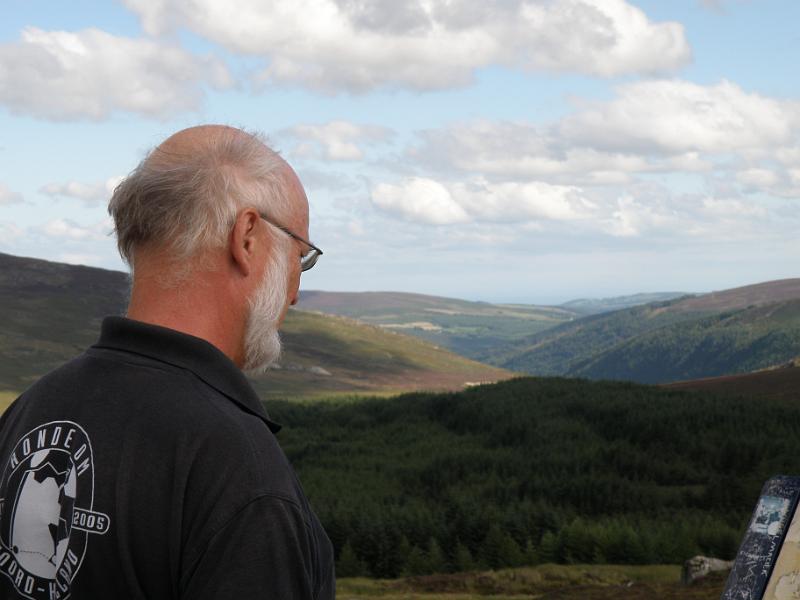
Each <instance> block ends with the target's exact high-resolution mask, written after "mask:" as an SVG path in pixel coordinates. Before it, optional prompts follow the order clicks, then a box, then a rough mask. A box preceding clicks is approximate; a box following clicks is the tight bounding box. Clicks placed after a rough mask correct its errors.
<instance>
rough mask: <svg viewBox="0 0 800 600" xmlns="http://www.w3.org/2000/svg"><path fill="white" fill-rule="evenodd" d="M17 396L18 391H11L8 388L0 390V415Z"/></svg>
mask: <svg viewBox="0 0 800 600" xmlns="http://www.w3.org/2000/svg"><path fill="white" fill-rule="evenodd" d="M17 396H19V393H18V392H11V391H8V390H0V415H1V414H3V413H4V412H5V411H6V409H7V408H8V407H9V406H11V403H12V402H13V401H14V400H16V399H17Z"/></svg>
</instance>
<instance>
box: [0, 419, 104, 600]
mask: <svg viewBox="0 0 800 600" xmlns="http://www.w3.org/2000/svg"><path fill="white" fill-rule="evenodd" d="M93 503H94V462H93V456H92V445H91V442H90V441H89V436H88V435H87V434H86V432H85V431H84V430H83V428H82V427H81V426H80V425H78V424H77V423H73V422H72V421H53V422H51V423H46V424H45V425H40V426H39V427H37V428H36V429H34V430H32V431H30V432H28V433H27V434H25V435H24V436H22V438H21V439H20V440H19V442H18V443H17V445H16V446H15V447H14V451H13V452H12V453H11V456H10V457H9V459H8V463H7V464H6V468H5V471H4V473H3V479H2V481H0V572H2V573H3V574H4V575H5V576H6V577H8V578H9V579H10V580H11V582H12V583H13V584H14V587H16V588H17V591H18V592H19V593H20V594H22V595H23V596H25V597H26V598H30V599H31V600H66V599H67V598H69V595H70V587H71V583H72V580H73V578H74V577H75V575H76V574H77V572H78V569H80V567H81V563H82V562H83V557H84V554H85V553H86V544H87V542H88V538H89V534H90V533H95V534H104V533H106V532H107V531H108V527H109V525H110V521H109V518H108V515H106V514H103V513H101V512H97V511H94V510H93Z"/></svg>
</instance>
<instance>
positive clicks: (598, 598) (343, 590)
mask: <svg viewBox="0 0 800 600" xmlns="http://www.w3.org/2000/svg"><path fill="white" fill-rule="evenodd" d="M680 571H681V568H680V566H677V565H647V566H628V565H552V564H548V565H539V566H536V567H522V568H517V569H503V570H500V571H485V572H480V573H454V574H447V575H429V576H425V577H409V578H405V579H396V580H376V579H365V578H353V579H346V578H345V579H340V580H338V581H337V593H336V595H337V598H339V600H361V599H364V598H379V599H381V600H475V599H478V598H485V597H491V598H493V599H494V600H522V599H531V600H539V599H542V600H545V599H547V600H555V599H558V600H612V599H613V600H617V599H619V600H679V599H681V600H683V599H686V600H711V599H712V598H713V599H715V600H716V599H717V598H719V596H720V595H721V593H722V590H723V588H724V585H725V579H726V577H727V574H715V575H712V576H709V577H707V578H705V579H704V580H701V581H699V582H697V583H696V584H694V585H692V586H684V585H682V584H681V583H680Z"/></svg>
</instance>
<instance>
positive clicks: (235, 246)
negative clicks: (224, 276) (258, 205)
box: [228, 208, 268, 277]
mask: <svg viewBox="0 0 800 600" xmlns="http://www.w3.org/2000/svg"><path fill="white" fill-rule="evenodd" d="M259 227H261V217H260V216H258V212H257V211H256V210H255V209H254V208H246V209H244V210H243V211H242V212H240V213H239V214H238V215H237V216H236V221H235V222H234V224H233V230H232V231H231V236H230V240H229V248H228V250H229V254H230V259H231V266H232V267H233V268H234V269H237V270H238V271H239V272H240V273H241V275H242V276H244V277H247V276H249V275H250V273H251V271H252V270H253V268H254V267H255V265H256V264H257V262H258V261H259V260H263V259H259V257H260V256H263V254H264V253H265V252H267V251H268V248H265V247H263V246H264V244H265V243H266V242H265V240H267V239H268V238H267V236H263V235H262V236H261V237H259V236H258V235H257V233H258V230H259Z"/></svg>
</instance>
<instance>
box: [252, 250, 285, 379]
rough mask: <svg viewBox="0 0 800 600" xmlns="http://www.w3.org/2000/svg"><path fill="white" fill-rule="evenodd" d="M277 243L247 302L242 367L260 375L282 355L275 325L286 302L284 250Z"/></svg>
mask: <svg viewBox="0 0 800 600" xmlns="http://www.w3.org/2000/svg"><path fill="white" fill-rule="evenodd" d="M280 246H281V245H280V244H276V246H275V247H273V251H272V257H270V261H269V264H268V265H267V272H266V274H265V275H264V280H263V281H262V282H261V284H260V285H259V286H258V289H257V290H256V292H255V294H253V297H252V298H250V300H249V302H248V304H249V306H250V314H249V316H248V318H247V327H246V329H245V337H244V359H245V363H244V371H245V372H246V373H247V374H248V375H251V376H253V375H260V374H262V373H263V372H264V371H266V370H267V369H268V368H269V366H270V365H271V364H272V363H274V362H275V361H276V360H277V359H278V357H279V356H280V355H281V337H280V334H279V333H278V326H279V321H280V318H281V315H282V313H283V307H284V306H285V304H286V283H287V279H288V265H287V252H285V251H284V250H285V249H284V248H282V247H280Z"/></svg>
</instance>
